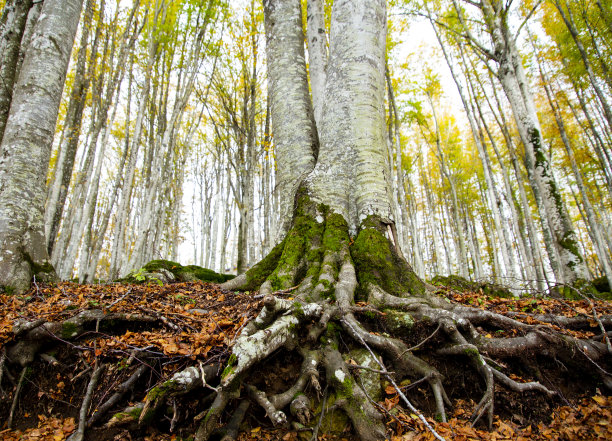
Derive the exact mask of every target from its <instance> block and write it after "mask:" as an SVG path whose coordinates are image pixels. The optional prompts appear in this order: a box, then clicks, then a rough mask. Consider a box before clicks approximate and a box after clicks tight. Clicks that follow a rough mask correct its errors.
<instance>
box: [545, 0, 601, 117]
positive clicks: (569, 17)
mask: <svg viewBox="0 0 612 441" xmlns="http://www.w3.org/2000/svg"><path fill="white" fill-rule="evenodd" d="M554 3H555V6H556V7H557V10H558V11H559V14H560V15H561V18H562V19H563V22H564V23H565V25H566V26H567V29H568V31H569V32H570V35H571V36H572V39H573V40H574V43H576V48H577V49H578V52H579V53H580V57H581V58H582V62H583V63H584V67H585V69H586V71H587V75H588V76H589V80H590V81H591V87H592V88H593V90H594V91H595V95H596V96H597V99H598V100H599V103H600V104H601V108H602V110H603V113H604V116H605V118H606V121H607V122H608V127H612V109H610V104H609V103H608V100H607V98H606V96H605V94H604V92H603V91H602V90H601V88H600V87H599V81H598V79H597V78H595V73H594V72H593V67H592V66H591V62H590V60H589V57H588V55H587V53H586V50H585V48H584V45H583V44H582V41H581V40H580V36H579V35H578V30H577V29H576V25H575V23H574V15H573V13H572V10H571V7H570V5H569V4H568V3H567V2H566V1H563V2H561V1H560V0H555V2H554ZM564 5H565V8H564V7H563V6H564Z"/></svg>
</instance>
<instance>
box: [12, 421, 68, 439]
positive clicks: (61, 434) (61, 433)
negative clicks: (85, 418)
mask: <svg viewBox="0 0 612 441" xmlns="http://www.w3.org/2000/svg"><path fill="white" fill-rule="evenodd" d="M38 419H39V422H38V426H37V427H36V428H31V429H27V430H25V431H23V432H21V431H9V430H3V431H0V438H1V439H3V440H4V441H63V440H65V439H67V438H68V436H70V434H71V433H72V432H74V430H75V429H76V424H75V422H74V418H66V419H63V420H62V419H58V418H47V417H45V416H43V415H39V416H38Z"/></svg>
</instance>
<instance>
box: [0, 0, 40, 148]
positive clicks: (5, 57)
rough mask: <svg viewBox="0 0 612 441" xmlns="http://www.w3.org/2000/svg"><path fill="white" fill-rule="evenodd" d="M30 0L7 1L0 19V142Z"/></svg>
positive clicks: (14, 79) (13, 84)
mask: <svg viewBox="0 0 612 441" xmlns="http://www.w3.org/2000/svg"><path fill="white" fill-rule="evenodd" d="M31 7H32V0H8V1H7V2H6V4H5V5H4V10H3V11H2V17H1V18H0V142H1V141H2V137H3V135H4V128H5V127H6V120H7V119H8V115H9V109H10V106H11V100H12V98H13V88H14V86H15V81H16V80H17V65H18V63H19V52H20V48H21V40H22V38H23V34H24V30H25V28H26V22H27V18H28V12H29V11H30V8H31Z"/></svg>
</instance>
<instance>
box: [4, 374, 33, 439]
mask: <svg viewBox="0 0 612 441" xmlns="http://www.w3.org/2000/svg"><path fill="white" fill-rule="evenodd" d="M27 371H28V368H27V366H26V367H24V368H23V369H22V370H21V375H20V376H19V382H18V383H17V389H15V395H14V396H13V404H11V412H10V413H9V417H8V422H7V424H6V426H7V427H8V428H9V429H12V428H13V417H14V416H15V410H16V409H17V401H18V399H19V393H20V392H21V388H22V387H23V381H24V380H25V376H26V372H27Z"/></svg>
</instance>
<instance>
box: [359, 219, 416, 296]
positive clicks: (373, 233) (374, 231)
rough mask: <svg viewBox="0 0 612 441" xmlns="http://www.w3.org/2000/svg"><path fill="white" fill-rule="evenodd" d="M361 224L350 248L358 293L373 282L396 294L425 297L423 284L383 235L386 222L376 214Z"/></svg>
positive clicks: (361, 293)
mask: <svg viewBox="0 0 612 441" xmlns="http://www.w3.org/2000/svg"><path fill="white" fill-rule="evenodd" d="M362 227H363V228H362V230H361V231H359V234H358V235H357V238H356V239H355V243H354V244H353V246H352V248H351V256H352V258H353V262H354V263H355V267H356V270H357V277H358V279H359V286H360V292H359V293H358V294H359V295H360V296H361V295H363V294H364V292H363V290H365V289H366V287H367V285H368V284H370V283H372V284H375V285H378V286H380V287H381V288H382V289H384V290H385V291H387V292H388V293H390V294H394V295H396V296H400V297H406V296H407V295H412V296H424V295H425V285H424V283H423V282H422V281H421V279H419V278H418V276H417V275H416V274H415V273H414V271H413V270H412V268H410V265H408V263H407V262H406V261H405V260H404V259H403V258H401V257H400V256H398V254H397V253H396V251H395V249H394V247H393V244H392V243H391V241H390V240H389V239H387V238H386V237H385V225H384V224H383V223H382V222H381V221H380V220H379V219H378V218H377V217H375V216H370V217H368V218H367V219H366V220H365V221H364V222H363V224H362Z"/></svg>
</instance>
